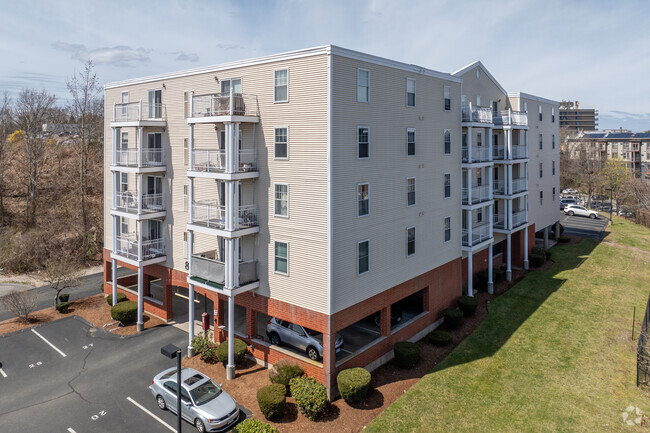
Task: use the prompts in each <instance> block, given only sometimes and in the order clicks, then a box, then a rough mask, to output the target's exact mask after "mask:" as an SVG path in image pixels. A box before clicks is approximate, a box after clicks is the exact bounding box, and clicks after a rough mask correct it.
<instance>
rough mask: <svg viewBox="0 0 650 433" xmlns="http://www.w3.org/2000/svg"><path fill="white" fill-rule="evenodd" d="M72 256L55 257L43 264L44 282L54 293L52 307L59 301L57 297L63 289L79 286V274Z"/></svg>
mask: <svg viewBox="0 0 650 433" xmlns="http://www.w3.org/2000/svg"><path fill="white" fill-rule="evenodd" d="M71 255H72V254H61V255H55V256H52V258H50V259H49V260H48V261H47V263H46V264H45V281H47V282H48V284H49V285H50V287H51V288H52V289H53V290H54V291H55V292H56V294H55V295H54V306H55V307H56V304H57V303H58V300H59V295H60V294H61V292H62V291H63V290H65V289H68V288H70V287H75V286H77V285H78V284H79V278H80V277H81V272H80V270H79V267H78V265H77V264H76V263H75V260H73V258H72V257H71Z"/></svg>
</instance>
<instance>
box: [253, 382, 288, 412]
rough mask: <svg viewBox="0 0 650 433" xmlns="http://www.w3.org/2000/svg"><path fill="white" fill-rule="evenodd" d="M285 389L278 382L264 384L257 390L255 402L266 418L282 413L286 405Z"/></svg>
mask: <svg viewBox="0 0 650 433" xmlns="http://www.w3.org/2000/svg"><path fill="white" fill-rule="evenodd" d="M285 394H286V389H285V387H284V385H281V384H279V383H276V384H272V385H266V386H263V387H262V388H260V389H259V390H258V391H257V404H258V405H259V406H260V411H262V413H263V414H264V416H265V417H266V418H267V419H271V418H279V417H281V416H282V415H284V409H285V408H286V406H287V401H286V397H285Z"/></svg>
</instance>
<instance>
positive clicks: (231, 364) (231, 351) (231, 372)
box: [226, 295, 235, 380]
mask: <svg viewBox="0 0 650 433" xmlns="http://www.w3.org/2000/svg"><path fill="white" fill-rule="evenodd" d="M234 378H235V297H234V296H233V295H230V296H228V364H227V365H226V379H228V380H233V379H234Z"/></svg>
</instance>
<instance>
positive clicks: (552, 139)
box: [551, 134, 555, 149]
mask: <svg viewBox="0 0 650 433" xmlns="http://www.w3.org/2000/svg"><path fill="white" fill-rule="evenodd" d="M551 149H555V134H552V135H551Z"/></svg>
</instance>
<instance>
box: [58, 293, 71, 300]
mask: <svg viewBox="0 0 650 433" xmlns="http://www.w3.org/2000/svg"><path fill="white" fill-rule="evenodd" d="M69 300H70V294H69V293H63V294H61V295H59V302H68V301H69Z"/></svg>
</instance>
